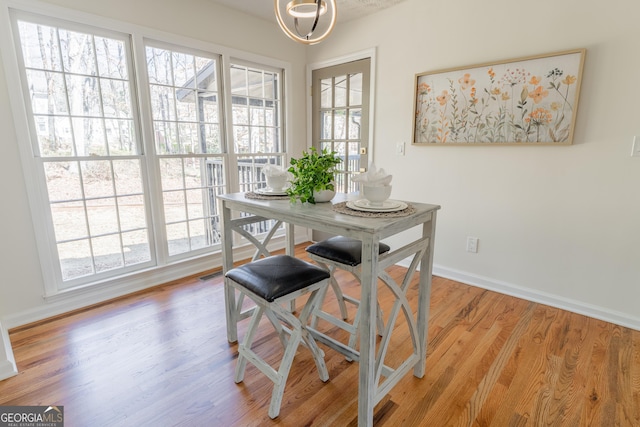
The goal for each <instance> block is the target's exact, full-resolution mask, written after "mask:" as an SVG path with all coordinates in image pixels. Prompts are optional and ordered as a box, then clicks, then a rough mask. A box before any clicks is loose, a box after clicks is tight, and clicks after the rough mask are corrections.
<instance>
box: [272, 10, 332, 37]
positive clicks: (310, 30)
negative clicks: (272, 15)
mask: <svg viewBox="0 0 640 427" xmlns="http://www.w3.org/2000/svg"><path fill="white" fill-rule="evenodd" d="M284 3H286V6H285V7H284V13H283V5H284ZM274 7H275V12H276V18H277V20H278V24H279V25H280V28H282V31H284V33H285V34H286V35H287V36H288V37H289V38H290V39H292V40H295V41H297V42H300V43H304V44H309V45H311V44H316V43H320V42H321V41H322V40H324V39H325V38H327V36H328V35H329V33H331V30H333V27H334V26H335V24H336V17H337V10H336V0H284V1H283V0H274Z"/></svg>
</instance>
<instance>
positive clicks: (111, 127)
mask: <svg viewBox="0 0 640 427" xmlns="http://www.w3.org/2000/svg"><path fill="white" fill-rule="evenodd" d="M104 126H105V131H106V133H107V143H108V145H109V154H110V155H112V156H120V155H132V154H137V151H138V147H137V145H136V143H135V133H134V123H133V120H105V121H104Z"/></svg>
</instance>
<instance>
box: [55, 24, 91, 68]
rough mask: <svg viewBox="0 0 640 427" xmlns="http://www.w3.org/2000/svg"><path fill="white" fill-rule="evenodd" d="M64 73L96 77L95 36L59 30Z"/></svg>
mask: <svg viewBox="0 0 640 427" xmlns="http://www.w3.org/2000/svg"><path fill="white" fill-rule="evenodd" d="M58 34H59V37H60V51H61V52H62V64H63V66H64V71H65V72H67V73H73V74H83V75H85V76H96V75H97V74H98V73H97V70H96V57H95V52H94V50H93V36H92V35H90V34H83V33H78V32H75V31H68V30H64V29H60V30H58Z"/></svg>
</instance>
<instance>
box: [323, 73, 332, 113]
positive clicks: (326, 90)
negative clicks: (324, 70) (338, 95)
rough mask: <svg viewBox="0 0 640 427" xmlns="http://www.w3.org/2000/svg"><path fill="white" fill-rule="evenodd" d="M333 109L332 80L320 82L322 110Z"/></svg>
mask: <svg viewBox="0 0 640 427" xmlns="http://www.w3.org/2000/svg"><path fill="white" fill-rule="evenodd" d="M331 107H333V84H332V79H323V80H321V81H320V108H331Z"/></svg>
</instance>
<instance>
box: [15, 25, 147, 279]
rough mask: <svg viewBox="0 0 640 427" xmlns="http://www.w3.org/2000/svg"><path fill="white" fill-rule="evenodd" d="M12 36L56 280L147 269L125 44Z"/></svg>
mask: <svg viewBox="0 0 640 427" xmlns="http://www.w3.org/2000/svg"><path fill="white" fill-rule="evenodd" d="M18 30H19V34H20V42H21V47H22V52H23V60H24V71H25V76H26V81H27V85H28V88H29V93H28V97H29V100H30V101H31V102H30V104H31V110H32V113H33V114H32V117H33V120H34V128H35V130H36V131H35V141H34V147H33V151H34V154H35V157H36V158H38V159H39V160H40V162H41V163H40V164H41V166H42V168H43V170H44V175H45V177H46V190H47V191H46V192H47V196H48V200H49V203H50V209H51V219H52V226H53V231H54V235H55V248H53V249H54V250H55V251H56V253H57V256H58V258H59V261H60V276H61V279H62V281H63V282H71V281H74V280H78V279H81V278H83V277H87V276H95V275H100V274H101V273H105V272H110V271H114V270H127V269H130V268H131V267H133V266H136V265H147V264H149V263H150V262H151V261H152V260H153V258H152V254H151V250H150V239H149V228H148V225H147V224H148V220H147V218H148V217H147V210H146V207H145V192H144V190H143V188H144V186H143V181H142V179H143V177H142V174H143V173H142V161H141V155H140V152H141V150H140V142H139V138H138V132H137V130H136V120H137V118H136V117H135V115H134V111H135V108H134V101H133V99H132V97H131V81H130V75H131V72H130V68H129V65H130V64H131V56H130V55H131V53H130V50H129V42H128V39H127V37H123V36H119V35H115V34H112V35H109V36H105V35H97V34H90V33H87V32H83V31H77V30H74V29H69V28H63V27H54V26H50V25H44V24H41V23H38V22H27V21H23V20H20V21H18Z"/></svg>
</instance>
